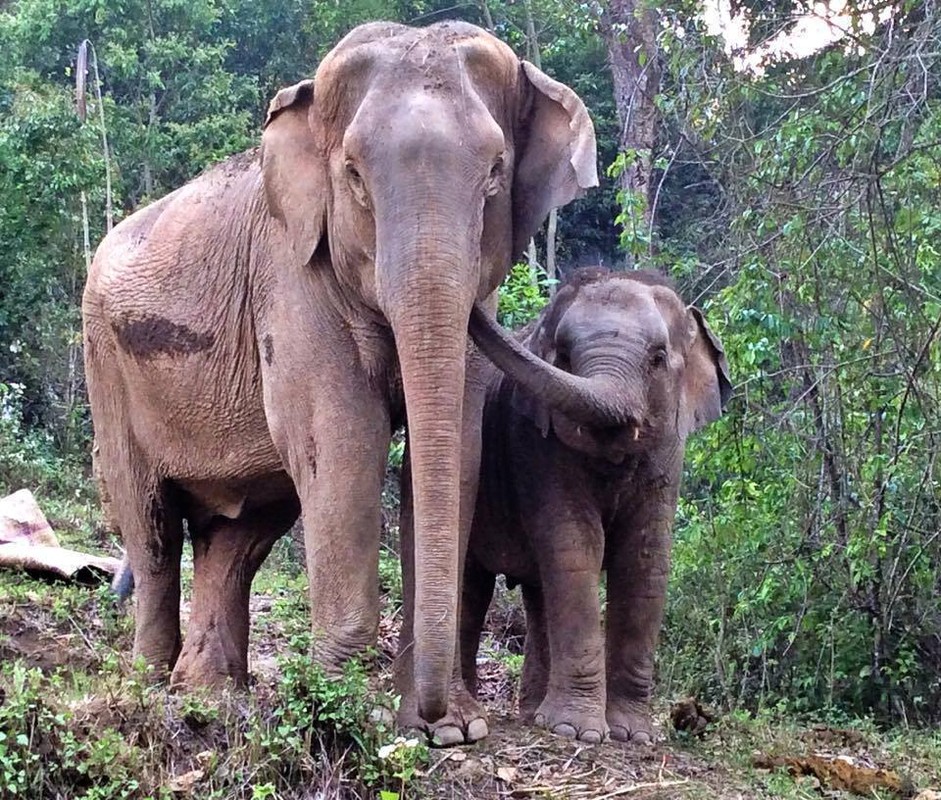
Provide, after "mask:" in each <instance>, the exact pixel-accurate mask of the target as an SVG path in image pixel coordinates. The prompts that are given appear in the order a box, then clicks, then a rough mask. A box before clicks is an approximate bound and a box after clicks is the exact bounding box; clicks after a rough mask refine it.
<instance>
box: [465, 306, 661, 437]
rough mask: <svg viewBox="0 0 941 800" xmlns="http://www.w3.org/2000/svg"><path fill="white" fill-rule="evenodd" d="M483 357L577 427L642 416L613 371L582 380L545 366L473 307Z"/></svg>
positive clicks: (474, 327)
mask: <svg viewBox="0 0 941 800" xmlns="http://www.w3.org/2000/svg"><path fill="white" fill-rule="evenodd" d="M468 329H469V331H470V335H471V337H472V338H473V339H474V342H476V344H477V346H478V347H480V349H481V350H482V351H483V353H484V354H485V355H486V356H487V357H488V358H489V359H490V360H491V361H492V362H493V363H494V364H495V365H496V366H497V367H499V368H500V369H501V370H503V372H504V373H505V374H506V375H508V376H509V377H510V378H511V379H513V380H514V381H516V382H517V383H518V384H519V385H520V386H522V387H523V388H524V389H526V390H527V391H528V392H530V393H531V394H533V395H534V396H535V397H538V398H540V400H542V401H543V402H545V403H546V405H548V406H549V407H551V408H554V409H557V410H558V411H561V412H562V413H564V414H566V415H567V416H568V417H570V418H571V419H572V420H573V421H575V422H580V423H583V424H586V425H593V426H598V427H615V426H622V425H629V424H636V423H638V422H639V420H640V417H641V416H642V414H643V411H642V409H641V407H640V406H641V403H640V401H639V398H637V397H635V396H634V393H633V392H631V391H630V390H629V387H630V385H631V383H630V382H629V381H625V380H624V379H622V378H621V377H620V376H618V375H617V374H615V373H613V372H603V373H601V374H598V375H595V376H592V377H581V376H578V375H573V374H571V373H569V372H565V371H564V370H561V369H559V368H558V367H555V366H553V365H552V364H548V363H547V362H545V361H543V360H542V359H540V358H539V357H538V356H536V355H534V354H533V353H531V352H530V351H529V350H527V349H526V348H525V347H524V346H523V345H522V344H521V343H520V342H518V341H517V340H516V339H515V338H514V337H513V336H511V335H510V334H509V333H508V332H507V331H506V330H504V329H503V328H502V327H501V326H500V325H499V324H498V323H497V322H496V320H494V319H492V318H490V317H489V316H488V315H487V314H486V313H485V312H484V311H483V310H482V309H480V308H479V307H478V306H476V305H475V306H474V309H473V311H472V312H471V316H470V322H469V325H468Z"/></svg>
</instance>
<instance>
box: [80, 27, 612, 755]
mask: <svg viewBox="0 0 941 800" xmlns="http://www.w3.org/2000/svg"><path fill="white" fill-rule="evenodd" d="M596 182H597V178H596V171H595V140H594V131H593V128H592V125H591V121H590V119H589V117H588V115H587V112H586V110H585V108H584V105H583V104H582V102H581V101H580V100H579V98H578V97H577V96H576V95H575V94H574V92H572V90H571V89H569V88H568V87H566V86H563V85H562V84H560V83H557V82H556V81H554V80H552V79H550V78H549V77H548V76H546V75H545V74H543V73H542V72H540V71H539V70H538V69H536V68H535V67H533V66H532V65H531V64H529V63H527V62H521V61H520V60H519V59H518V58H517V57H516V56H515V55H514V54H513V52H512V51H511V50H510V49H509V48H508V47H507V46H506V45H504V44H503V43H501V42H500V41H499V40H497V39H496V38H494V37H493V36H491V35H490V34H488V33H486V32H485V31H483V30H481V29H479V28H477V27H475V26H472V25H467V24H464V23H441V24H438V25H433V26H431V27H428V28H424V29H415V28H409V27H406V26H402V25H396V24H391V23H370V24H368V25H364V26H361V27H359V28H356V29H354V30H353V31H352V32H351V33H350V34H348V35H347V36H346V37H345V38H344V39H343V40H342V41H341V42H340V43H339V44H338V45H337V46H336V47H335V48H334V49H333V50H332V51H331V52H330V54H328V55H327V57H326V58H325V59H324V60H323V62H322V63H321V65H320V67H319V68H318V70H317V74H316V76H315V79H314V80H307V81H302V82H301V83H299V84H297V85H295V86H292V87H290V88H287V89H284V90H282V91H281V92H279V93H278V95H277V97H275V98H274V100H273V101H272V103H271V106H270V110H269V114H268V119H267V122H266V124H265V130H264V135H263V137H262V143H261V147H260V149H259V150H258V151H257V152H255V151H252V152H247V153H243V154H241V155H238V156H235V157H233V158H231V159H229V160H228V161H226V162H224V163H222V164H221V165H219V166H217V167H215V168H214V169H212V170H210V171H208V172H206V173H205V174H203V175H201V176H200V177H198V178H196V179H195V180H194V181H192V182H191V183H189V184H187V185H185V186H184V187H182V188H181V189H178V190H177V191H175V192H173V193H172V194H170V195H168V196H166V197H164V198H163V199H161V200H159V201H157V202H155V203H153V204H152V205H150V206H148V207H146V208H144V209H142V210H140V211H138V212H137V213H135V214H134V215H132V216H131V217H129V218H128V219H127V220H125V221H124V222H122V223H121V224H120V225H118V226H117V227H116V228H115V229H114V230H113V231H112V232H111V233H110V234H109V235H108V236H107V237H106V238H105V239H104V241H103V242H102V243H101V245H100V247H99V248H98V251H97V253H96V256H95V260H94V264H93V265H92V268H91V270H90V273H89V276H88V281H87V284H86V288H85V295H84V300H83V316H84V341H85V360H86V372H87V380H88V391H89V399H90V403H91V410H92V416H93V420H94V424H95V433H96V442H97V445H98V448H99V452H98V457H97V459H96V464H97V466H98V468H99V469H100V473H101V476H102V480H103V482H104V484H105V485H106V487H107V491H108V493H109V495H110V498H111V503H110V510H111V516H113V518H114V523H115V525H116V526H117V527H118V528H119V529H120V531H121V533H122V536H123V538H124V542H125V546H126V549H127V558H128V562H129V565H130V567H131V569H132V570H133V575H134V580H135V590H136V592H137V603H136V609H135V616H136V631H135V643H134V647H135V652H136V653H137V654H139V655H141V656H143V657H144V658H145V659H146V660H147V661H148V662H149V663H150V664H151V665H153V666H154V667H155V668H156V669H157V671H158V672H164V673H170V676H171V681H172V682H174V683H179V684H194V683H203V684H205V683H210V684H211V683H217V682H221V681H226V680H229V679H232V680H235V681H236V682H244V681H245V680H246V678H247V671H248V664H247V642H248V629H249V616H248V597H249V591H250V586H251V580H252V577H253V576H254V574H255V572H256V570H257V569H258V567H259V565H260V564H261V562H262V561H263V560H264V558H265V556H266V555H267V553H268V552H269V551H270V549H271V547H272V545H273V543H274V541H275V540H276V539H277V537H278V536H280V535H281V534H282V533H284V532H285V531H286V530H288V528H289V527H290V526H291V524H292V523H293V522H294V520H295V519H296V518H297V517H298V515H299V514H301V515H302V516H303V522H304V529H305V531H306V544H307V548H306V549H307V559H308V572H309V576H310V587H311V588H310V591H311V598H312V607H313V621H312V625H313V631H314V641H315V645H314V648H315V657H316V659H317V660H318V661H319V662H320V663H321V664H323V665H324V666H325V667H327V668H328V669H330V670H336V669H339V668H340V666H341V664H342V663H343V662H344V661H346V660H347V659H349V658H350V657H352V656H355V655H357V654H360V653H362V652H363V651H364V650H365V649H366V648H368V647H370V646H371V645H374V643H375V641H376V634H377V626H378V617H379V596H378V582H377V563H378V552H379V527H380V525H379V507H380V504H379V499H380V489H381V482H382V477H383V471H384V467H385V460H386V454H387V451H388V446H389V440H390V435H391V431H392V429H393V427H394V426H395V425H397V424H398V423H399V422H400V421H401V420H402V418H403V416H404V414H405V413H406V412H407V415H408V422H409V436H410V439H409V443H410V444H409V446H410V451H411V461H412V475H413V478H414V504H415V520H416V524H415V542H414V552H415V560H414V565H413V566H414V570H415V586H416V587H417V588H416V600H417V602H416V608H417V611H416V612H415V618H414V666H413V669H412V675H411V676H410V677H411V679H412V680H411V681H410V686H411V687H412V690H413V692H414V696H415V697H414V702H413V703H411V704H409V707H414V708H415V709H416V714H418V715H419V717H420V718H419V719H418V720H417V721H418V722H419V723H420V724H422V725H423V726H424V727H425V728H426V730H428V731H429V732H431V733H432V734H434V735H435V736H436V737H437V738H438V740H439V741H441V742H442V743H448V742H455V741H463V740H465V739H468V738H477V737H479V736H480V735H483V734H485V733H486V725H485V724H481V722H482V717H481V715H480V713H479V708H478V707H477V706H476V704H475V703H470V702H467V701H466V698H462V699H463V700H464V702H462V703H458V702H457V701H456V700H455V698H454V693H455V692H456V691H458V688H457V687H456V682H455V681H454V680H453V679H452V678H453V675H454V672H453V669H454V662H455V653H456V648H457V607H458V603H457V600H458V594H457V593H458V585H459V577H460V576H459V573H458V565H459V563H461V557H462V555H463V554H462V553H461V552H460V550H461V541H462V537H461V534H460V531H459V520H460V518H461V515H460V508H461V503H462V502H463V504H464V508H465V509H468V508H470V507H471V506H472V503H473V496H474V493H475V492H476V476H477V472H478V458H479V440H480V415H481V412H482V405H483V392H482V391H481V390H480V388H479V385H478V384H475V383H473V382H467V383H465V353H466V349H467V346H468V339H467V332H468V319H469V317H470V316H471V314H472V310H473V309H475V308H476V311H474V312H473V313H474V314H476V315H477V316H480V317H481V318H486V317H487V312H486V311H484V310H483V309H482V308H481V307H477V306H476V304H478V303H484V304H485V305H488V302H487V299H488V297H490V296H491V295H492V293H493V292H494V291H495V290H496V288H497V286H498V285H499V284H500V282H501V280H502V278H503V277H504V275H505V274H506V273H507V271H508V269H509V266H510V264H511V258H512V257H513V256H514V255H515V254H518V253H520V252H521V251H522V249H523V247H524V246H525V244H526V242H527V241H528V240H529V239H530V237H531V236H532V235H533V233H534V231H535V230H536V228H537V227H538V225H539V224H540V223H541V222H542V220H543V219H544V217H545V215H546V214H547V213H548V211H549V210H550V209H551V208H552V207H554V206H558V205H561V204H564V203H566V202H568V201H569V200H571V199H572V198H574V197H576V196H578V195H579V194H581V193H582V192H583V190H584V189H585V188H586V187H589V186H592V185H595V184H596ZM481 327H482V328H484V329H486V328H487V323H485V322H484V323H481ZM502 348H505V343H501V340H500V339H499V336H491V337H490V340H489V344H488V345H486V346H484V348H483V349H484V350H485V351H488V352H489V351H492V350H493V349H496V350H500V349H502ZM520 380H526V377H525V376H522V375H521V376H520ZM549 380H552V379H551V378H549ZM462 489H463V492H464V497H463V501H462V497H461V492H462ZM464 518H465V519H468V518H469V514H467V513H465V514H464ZM184 520H185V522H186V523H187V527H188V530H189V532H190V535H191V537H192V543H193V554H194V577H193V595H192V613H191V616H190V621H189V629H188V632H187V636H186V639H185V640H184V639H183V637H182V635H181V629H180V557H181V552H182V547H183V528H184V525H183V523H184ZM463 541H466V537H465V538H464V539H463ZM414 721H415V720H409V722H414ZM475 722H476V723H477V724H476V725H474V724H472V723H475Z"/></svg>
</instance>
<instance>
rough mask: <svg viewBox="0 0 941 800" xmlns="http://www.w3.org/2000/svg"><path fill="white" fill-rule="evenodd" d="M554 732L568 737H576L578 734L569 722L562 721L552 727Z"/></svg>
mask: <svg viewBox="0 0 941 800" xmlns="http://www.w3.org/2000/svg"><path fill="white" fill-rule="evenodd" d="M552 732H553V733H554V734H556V735H557V736H564V737H565V738H566V739H575V738H576V737H577V736H578V731H577V730H575V728H574V727H573V726H572V725H569V724H568V723H567V722H560V723H559V724H558V725H556V726H555V727H554V728H553V729H552Z"/></svg>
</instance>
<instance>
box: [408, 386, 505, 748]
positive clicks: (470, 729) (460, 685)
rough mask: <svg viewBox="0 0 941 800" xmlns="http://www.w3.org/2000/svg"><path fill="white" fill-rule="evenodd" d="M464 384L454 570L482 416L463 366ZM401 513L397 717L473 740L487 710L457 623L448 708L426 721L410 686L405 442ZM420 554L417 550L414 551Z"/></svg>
mask: <svg viewBox="0 0 941 800" xmlns="http://www.w3.org/2000/svg"><path fill="white" fill-rule="evenodd" d="M468 376H469V377H468V379H467V382H466V385H465V394H464V402H463V421H462V429H463V436H462V445H461V447H462V450H461V510H460V530H459V543H458V554H457V555H458V575H463V574H464V563H465V558H466V556H467V543H468V540H469V538H470V528H471V524H472V522H473V519H474V508H475V506H476V503H477V485H478V480H479V474H480V445H481V432H480V425H481V417H482V415H483V404H484V398H485V391H484V389H485V387H484V385H483V383H482V382H478V381H477V380H476V379H475V377H474V370H472V369H469V370H468ZM400 513H401V516H400V522H399V537H400V542H401V561H402V591H403V609H402V610H403V625H402V629H401V632H400V634H399V654H398V656H397V658H396V669H395V682H396V687H397V690H398V692H399V695H400V696H401V698H402V700H401V703H400V705H399V714H398V722H399V725H400V726H402V727H404V728H415V729H422V730H424V731H426V732H427V734H428V736H429V738H430V739H431V742H432V744H434V745H437V746H441V747H447V746H451V745H455V744H466V743H470V742H476V741H478V740H480V739H482V738H484V737H485V736H487V734H488V733H489V726H488V724H487V716H486V713H485V712H484V710H483V708H482V706H481V705H480V703H478V702H477V700H476V698H474V696H473V695H472V694H471V693H470V691H468V688H467V686H466V685H465V683H464V678H463V675H462V665H463V663H464V659H463V657H462V654H461V639H462V636H461V632H460V626H458V631H457V634H458V636H457V641H456V642H455V658H454V666H453V672H452V675H451V683H450V687H449V691H448V713H447V714H445V716H443V717H442V718H441V719H439V720H435V721H434V722H432V723H429V722H428V721H427V720H423V719H421V717H420V715H419V713H418V702H417V698H416V696H415V689H414V659H413V650H414V617H415V558H416V554H415V547H414V532H415V520H414V515H413V505H412V483H411V466H410V458H409V451H408V447H406V458H405V459H404V462H403V470H402V496H401V512H400ZM418 557H420V554H419V556H418ZM458 606H459V607H458V609H457V614H458V620H461V619H462V611H461V608H460V606H461V593H460V592H458Z"/></svg>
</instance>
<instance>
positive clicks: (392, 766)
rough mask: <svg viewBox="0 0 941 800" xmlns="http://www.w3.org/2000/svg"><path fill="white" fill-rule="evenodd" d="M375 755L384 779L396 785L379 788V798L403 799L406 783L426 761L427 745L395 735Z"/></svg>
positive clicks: (382, 799) (381, 799)
mask: <svg viewBox="0 0 941 800" xmlns="http://www.w3.org/2000/svg"><path fill="white" fill-rule="evenodd" d="M377 755H378V757H379V760H380V761H381V762H382V763H383V766H384V770H383V772H384V776H385V778H386V780H387V781H391V782H392V783H393V784H397V785H398V789H382V790H380V792H379V798H380V800H403V798H404V797H405V787H406V785H407V784H408V782H409V781H410V780H411V779H412V778H413V777H415V775H416V774H418V773H419V771H420V768H421V767H422V766H423V765H424V764H425V763H426V762H427V761H428V746H427V745H426V744H425V743H424V742H422V741H420V740H418V739H406V738H405V737H404V736H396V737H395V739H393V740H392V742H391V744H384V745H383V746H382V747H380V748H379V751H378V753H377Z"/></svg>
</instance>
